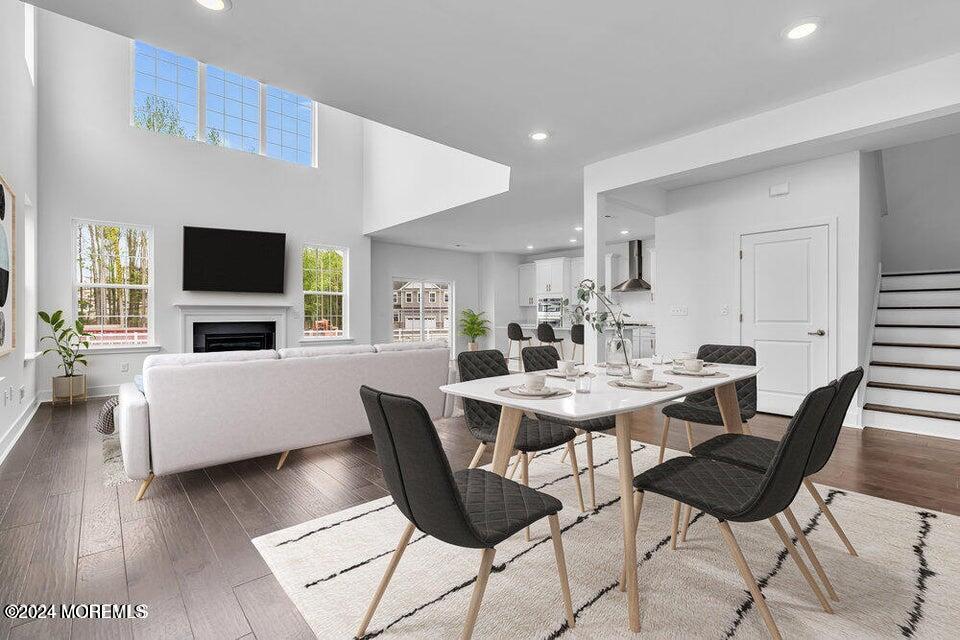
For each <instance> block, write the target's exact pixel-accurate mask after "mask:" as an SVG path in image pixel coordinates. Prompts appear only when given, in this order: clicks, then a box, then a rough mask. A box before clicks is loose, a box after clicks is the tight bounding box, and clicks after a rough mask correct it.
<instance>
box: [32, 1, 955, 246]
mask: <svg viewBox="0 0 960 640" xmlns="http://www.w3.org/2000/svg"><path fill="white" fill-rule="evenodd" d="M35 4H37V5H38V6H41V7H44V8H47V9H51V10H53V11H56V12H58V13H62V14H64V15H67V16H70V17H73V18H77V19H79V20H82V21H84V22H88V23H90V24H94V25H97V26H100V27H103V28H105V29H108V30H110V31H114V32H116V33H120V34H123V35H126V36H130V37H135V38H142V39H144V40H147V41H149V42H152V43H154V44H157V45H160V46H163V47H167V48H170V49H173V50H176V51H179V52H182V53H185V54H188V55H192V56H196V57H198V58H200V59H202V60H205V61H208V62H212V63H216V64H218V65H223V66H225V67H227V68H230V69H232V70H235V71H238V72H241V73H244V74H247V75H251V76H253V77H257V78H261V79H264V80H267V81H270V82H272V83H275V84H279V85H282V86H285V87H287V88H289V89H291V90H295V91H298V92H302V93H305V94H307V95H310V96H313V97H314V98H316V99H317V100H319V101H321V102H324V103H326V104H330V105H333V106H335V107H338V108H341V109H345V110H347V111H350V112H353V113H356V114H359V115H362V116H364V117H367V118H370V119H373V120H376V121H379V122H383V123H385V124H388V125H390V126H393V127H397V128H399V129H403V130H405V131H409V132H411V133H415V134H417V135H421V136H424V137H426V138H430V139H432V140H436V141H438V142H442V143H444V144H449V145H451V146H453V147H456V148H458V149H463V150H465V151H469V152H471V153H475V154H477V155H480V156H483V157H486V158H489V159H491V160H495V161H497V162H501V163H504V164H508V165H510V166H511V167H512V168H513V172H512V184H511V191H510V192H509V193H507V194H503V195H499V196H494V197H492V198H488V199H486V200H482V201H479V202H476V203H472V204H469V205H464V206H462V207H458V208H456V209H453V210H451V211H448V212H445V213H441V214H436V215H434V216H431V217H430V218H429V219H427V220H424V221H415V222H412V223H407V224H405V225H402V226H400V227H397V228H394V229H388V230H386V231H384V232H382V233H380V234H378V236H381V237H383V238H384V239H390V240H394V241H400V242H407V243H410V244H418V245H429V246H440V247H450V246H451V245H452V244H453V243H454V242H460V243H462V244H463V245H464V247H463V248H464V249H468V250H475V251H479V250H500V251H518V252H524V251H525V246H526V245H527V244H528V243H532V244H534V245H535V246H536V249H535V251H537V252H539V251H542V250H545V249H549V248H551V247H569V246H570V244H569V243H568V240H569V237H571V236H570V233H571V229H572V227H573V226H574V225H575V224H577V223H578V221H579V219H580V216H581V211H582V202H581V199H582V192H581V168H582V166H583V165H584V164H587V163H590V162H593V161H595V160H598V159H601V158H604V157H608V156H611V155H614V154H617V153H621V152H624V151H627V150H631V149H635V148H639V147H642V146H646V145H648V144H651V143H655V142H659V141H662V140H666V139H669V138H672V137H675V136H677V135H681V134H684V133H690V132H692V131H696V130H700V129H704V128H707V127H710V126H713V125H715V124H719V123H721V122H725V121H729V120H731V119H735V118H738V117H743V116H747V115H750V114H753V113H757V112H760V111H764V110H767V109H769V108H772V107H776V106H780V105H783V104H787V103H790V102H793V101H796V100H799V99H803V98H806V97H809V96H812V95H816V94H818V93H822V92H824V91H829V90H832V89H835V88H838V87H841V86H845V85H849V84H853V83H855V82H858V81H861V80H864V79H867V78H871V77H876V76H879V75H883V74H886V73H889V72H892V71H895V70H898V69H902V68H905V67H909V66H912V65H915V64H919V63H921V62H924V61H927V60H931V59H934V58H938V57H941V56H944V55H947V54H950V53H954V52H956V51H960V30H958V29H957V25H958V24H960V2H957V1H956V0H924V1H923V2H903V1H902V0H844V2H836V0H725V1H724V2H717V1H716V0H658V1H647V2H638V1H637V0H607V2H604V3H595V2H583V1H582V0H524V2H515V3H491V2H465V1H463V2H461V1H453V0H404V1H402V2H384V1H383V0H353V1H350V2H339V1H337V2H335V1H331V0H322V1H321V0H272V1H270V2H266V1H263V0H233V5H234V6H233V9H232V10H231V11H229V12H226V13H222V14H217V13H212V12H209V11H207V10H205V9H202V8H200V7H199V6H198V5H196V3H195V2H194V1H193V0H138V1H136V2H131V1H130V0H86V1H78V0H38V1H37V2H36V3H35ZM806 16H821V17H822V18H823V19H824V25H823V28H822V29H821V30H820V31H819V32H818V33H817V34H815V35H814V36H813V37H811V38H809V39H808V40H806V41H799V42H788V41H784V40H783V39H782V38H781V37H780V32H781V30H782V29H783V28H784V27H785V26H787V25H788V24H791V23H794V22H796V21H797V20H798V19H800V18H803V17H806ZM41 37H42V36H41ZM535 129H544V130H547V131H549V132H551V134H552V135H551V138H550V140H549V141H548V142H546V143H534V142H532V141H531V140H529V138H528V137H527V134H528V133H529V132H530V131H533V130H535Z"/></svg>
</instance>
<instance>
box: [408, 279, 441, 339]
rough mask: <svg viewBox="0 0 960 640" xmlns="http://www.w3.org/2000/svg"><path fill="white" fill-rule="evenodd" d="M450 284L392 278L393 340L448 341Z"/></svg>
mask: <svg viewBox="0 0 960 640" xmlns="http://www.w3.org/2000/svg"><path fill="white" fill-rule="evenodd" d="M450 289H451V287H450V283H447V282H432V281H428V280H405V279H394V281H393V341H394V342H425V341H428V340H441V341H443V342H444V343H446V344H448V345H449V344H450V341H451V339H452V333H453V301H452V299H451V295H450Z"/></svg>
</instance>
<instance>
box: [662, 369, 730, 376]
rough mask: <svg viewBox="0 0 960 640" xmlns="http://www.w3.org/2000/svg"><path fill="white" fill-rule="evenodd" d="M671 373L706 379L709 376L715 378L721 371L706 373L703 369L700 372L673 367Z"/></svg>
mask: <svg viewBox="0 0 960 640" xmlns="http://www.w3.org/2000/svg"><path fill="white" fill-rule="evenodd" d="M669 371H670V373H672V374H674V375H678V376H694V377H695V378H706V377H709V376H715V375H717V374H718V373H720V372H719V371H704V370H702V369H701V370H700V371H687V370H686V369H678V368H676V367H671V368H670V369H669Z"/></svg>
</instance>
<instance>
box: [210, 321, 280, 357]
mask: <svg viewBox="0 0 960 640" xmlns="http://www.w3.org/2000/svg"><path fill="white" fill-rule="evenodd" d="M276 336H277V326H276V323H275V322H272V321H271V322H194V323H193V352H194V353H209V352H213V351H256V350H258V349H273V348H274V347H275V344H276Z"/></svg>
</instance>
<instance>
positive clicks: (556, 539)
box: [547, 514, 577, 629]
mask: <svg viewBox="0 0 960 640" xmlns="http://www.w3.org/2000/svg"><path fill="white" fill-rule="evenodd" d="M547 519H548V520H549V521H550V537H551V538H553V554H554V555H555V556H556V557H557V573H558V574H560V591H561V592H562V593H563V608H564V609H565V610H566V613H567V626H568V627H570V628H571V629H573V628H574V627H575V626H576V625H577V622H576V619H575V618H574V616H573V598H571V597H570V582H569V581H568V580H567V561H566V560H565V559H564V557H563V540H561V539H560V519H559V518H557V514H553V515H552V516H550V517H549V518H547Z"/></svg>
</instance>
